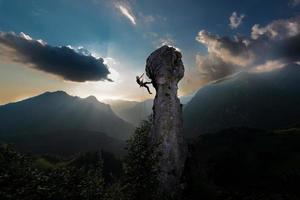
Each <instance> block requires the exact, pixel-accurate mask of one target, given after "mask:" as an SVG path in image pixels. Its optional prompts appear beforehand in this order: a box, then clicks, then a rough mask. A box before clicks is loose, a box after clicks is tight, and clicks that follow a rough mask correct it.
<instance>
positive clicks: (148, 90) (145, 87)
mask: <svg viewBox="0 0 300 200" xmlns="http://www.w3.org/2000/svg"><path fill="white" fill-rule="evenodd" d="M144 87H145V88H147V90H148V92H149V94H152V93H151V92H150V89H149V87H148V86H147V85H144Z"/></svg>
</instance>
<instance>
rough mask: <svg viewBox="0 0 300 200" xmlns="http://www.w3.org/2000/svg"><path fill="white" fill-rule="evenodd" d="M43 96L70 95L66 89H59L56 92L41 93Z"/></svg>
mask: <svg viewBox="0 0 300 200" xmlns="http://www.w3.org/2000/svg"><path fill="white" fill-rule="evenodd" d="M41 96H70V95H68V94H67V93H66V92H65V91H62V90H58V91H54V92H45V93H43V94H41Z"/></svg>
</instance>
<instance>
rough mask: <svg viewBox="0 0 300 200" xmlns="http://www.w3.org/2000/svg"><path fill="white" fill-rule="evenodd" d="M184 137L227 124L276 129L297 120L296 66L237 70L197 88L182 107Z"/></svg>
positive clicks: (299, 76)
mask: <svg viewBox="0 0 300 200" xmlns="http://www.w3.org/2000/svg"><path fill="white" fill-rule="evenodd" d="M183 113H184V126H185V134H186V136H187V137H195V136H197V135H199V134H203V133H212V132H216V131H220V130H222V129H226V128H230V127H250V128H261V129H280V128H287V127H289V126H293V124H297V123H298V124H299V121H300V66H299V65H296V64H293V65H289V66H286V67H283V68H281V69H277V70H274V71H271V72H264V73H241V74H238V75H237V76H235V77H233V78H231V79H228V80H224V81H220V82H217V83H214V84H209V85H207V86H205V87H203V88H202V89H200V90H199V91H198V92H197V93H196V95H195V96H194V98H193V99H192V100H191V101H190V102H189V103H188V104H187V105H186V107H185V109H184V112H183Z"/></svg>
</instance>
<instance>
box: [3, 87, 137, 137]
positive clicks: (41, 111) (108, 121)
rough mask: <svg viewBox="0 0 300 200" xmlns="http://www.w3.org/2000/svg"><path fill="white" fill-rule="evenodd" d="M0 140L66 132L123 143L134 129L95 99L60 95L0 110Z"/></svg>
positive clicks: (45, 94)
mask: <svg viewBox="0 0 300 200" xmlns="http://www.w3.org/2000/svg"><path fill="white" fill-rule="evenodd" d="M0 121H1V122H2V123H1V126H0V136H1V135H12V134H14V135H20V134H33V133H40V134H43V132H52V131H53V132H55V131H65V130H84V131H94V132H102V133H105V134H106V135H108V136H110V137H112V138H116V139H121V140H126V139H128V138H129V136H130V135H131V134H132V133H133V131H134V127H133V126H132V125H131V124H129V123H128V122H125V121H124V120H122V119H120V118H119V117H118V116H117V115H116V114H115V113H114V112H113V111H112V110H111V108H110V106H109V105H107V104H104V103H101V102H99V101H98V100H97V99H96V98H95V97H93V96H89V97H87V98H84V99H82V98H79V97H73V96H70V95H68V94H67V93H65V92H63V91H57V92H46V93H43V94H41V95H38V96H35V97H32V98H29V99H26V100H23V101H19V102H16V103H10V104H6V105H3V106H0Z"/></svg>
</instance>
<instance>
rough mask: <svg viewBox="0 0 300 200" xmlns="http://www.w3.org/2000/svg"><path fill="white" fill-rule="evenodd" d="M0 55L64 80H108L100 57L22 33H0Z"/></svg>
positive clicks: (105, 68) (105, 67) (106, 69)
mask: <svg viewBox="0 0 300 200" xmlns="http://www.w3.org/2000/svg"><path fill="white" fill-rule="evenodd" d="M0 56H1V58H2V59H4V60H8V61H14V62H18V63H22V64H24V65H26V66H30V67H32V68H35V69H38V70H41V71H44V72H47V73H51V74H54V75H57V76H60V77H62V78H63V79H65V80H70V81H75V82H84V81H99V80H109V81H111V80H110V79H109V78H108V75H109V74H110V72H109V70H108V67H107V66H106V65H105V64H104V60H103V59H102V58H95V57H93V56H92V55H91V54H89V53H88V52H87V51H86V50H84V49H82V48H80V49H79V50H78V51H77V50H75V49H73V48H71V47H66V46H62V47H54V46H50V45H48V44H46V43H45V42H44V41H42V40H34V39H32V38H31V37H30V36H28V35H26V34H24V33H20V34H19V35H16V34H15V33H12V32H9V33H6V32H0Z"/></svg>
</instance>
